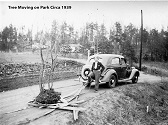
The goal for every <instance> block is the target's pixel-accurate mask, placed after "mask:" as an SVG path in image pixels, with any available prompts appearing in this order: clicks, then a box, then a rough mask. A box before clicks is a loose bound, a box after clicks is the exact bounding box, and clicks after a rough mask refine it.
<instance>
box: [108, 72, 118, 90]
mask: <svg viewBox="0 0 168 125" xmlns="http://www.w3.org/2000/svg"><path fill="white" fill-rule="evenodd" d="M116 84H117V78H116V76H115V75H111V76H110V79H109V82H107V86H108V87H109V88H114V87H115V86H116Z"/></svg>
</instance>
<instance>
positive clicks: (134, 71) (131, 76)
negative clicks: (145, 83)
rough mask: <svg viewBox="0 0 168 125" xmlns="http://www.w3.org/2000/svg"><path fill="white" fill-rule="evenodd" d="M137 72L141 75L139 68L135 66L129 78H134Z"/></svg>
mask: <svg viewBox="0 0 168 125" xmlns="http://www.w3.org/2000/svg"><path fill="white" fill-rule="evenodd" d="M135 74H138V76H139V71H138V69H135V68H133V69H132V71H131V75H130V77H129V79H132V78H133V77H134V75H135Z"/></svg>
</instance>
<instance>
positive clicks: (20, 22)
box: [0, 1, 168, 32]
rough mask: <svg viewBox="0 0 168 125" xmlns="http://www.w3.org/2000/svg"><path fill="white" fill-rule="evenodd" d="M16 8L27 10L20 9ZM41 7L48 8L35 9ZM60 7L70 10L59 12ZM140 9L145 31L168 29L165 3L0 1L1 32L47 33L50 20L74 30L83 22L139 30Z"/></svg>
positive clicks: (79, 27)
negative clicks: (13, 29)
mask: <svg viewBox="0 0 168 125" xmlns="http://www.w3.org/2000/svg"><path fill="white" fill-rule="evenodd" d="M9 6H10V7H9ZM18 6H24V7H30V8H29V9H19V8H18ZM40 6H43V7H44V6H45V7H47V6H48V9H44V8H43V7H42V8H39V9H38V8H36V7H40ZM62 6H70V7H71V8H70V9H62ZM11 7H16V9H12V8H11ZM31 7H33V9H31ZM53 7H55V8H54V9H53ZM59 7H60V9H58V8H59ZM56 8H57V9H56ZM141 10H142V11H143V25H144V28H147V29H149V30H150V29H153V28H156V29H158V30H160V29H161V28H164V29H165V30H167V26H168V2H166V1H164V2H163V1H153V2H152V1H150V2H149V1H148V2H147V1H139V2H135V1H106V2H103V1H92V2H91V1H85V2H82V1H76V2H75V1H64V2H60V1H51V2H49V1H29V2H26V1H17V2H16V1H8V2H5V1H0V31H2V30H3V28H4V27H5V26H9V24H13V25H14V26H15V27H17V28H18V29H19V28H20V29H21V27H22V26H25V28H27V29H28V28H29V29H33V31H34V32H36V31H37V30H41V29H43V30H49V29H50V28H51V25H52V21H53V20H56V21H57V22H58V23H59V24H62V22H63V21H66V22H67V23H68V24H69V25H73V26H74V28H75V29H76V30H80V29H81V28H83V27H84V25H85V24H86V22H94V23H96V22H97V23H98V24H99V25H100V24H102V23H104V24H105V26H106V28H107V30H109V29H110V28H111V27H112V26H114V23H115V22H117V21H118V22H120V23H121V24H122V25H128V24H129V23H132V24H133V25H135V26H136V27H137V28H140V26H141Z"/></svg>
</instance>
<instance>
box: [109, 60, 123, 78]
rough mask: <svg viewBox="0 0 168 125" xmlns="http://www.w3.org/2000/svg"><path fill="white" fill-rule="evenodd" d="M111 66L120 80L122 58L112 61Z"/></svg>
mask: <svg viewBox="0 0 168 125" xmlns="http://www.w3.org/2000/svg"><path fill="white" fill-rule="evenodd" d="M111 66H112V68H113V69H114V70H115V71H116V72H117V75H118V78H119V79H120V78H121V77H122V76H121V72H122V71H121V66H120V58H118V57H115V58H112V59H111Z"/></svg>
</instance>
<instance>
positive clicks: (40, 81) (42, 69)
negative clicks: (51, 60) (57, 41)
mask: <svg viewBox="0 0 168 125" xmlns="http://www.w3.org/2000/svg"><path fill="white" fill-rule="evenodd" d="M40 56H41V69H40V76H39V87H40V92H42V91H43V90H44V88H43V71H44V59H43V52H42V48H40Z"/></svg>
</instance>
